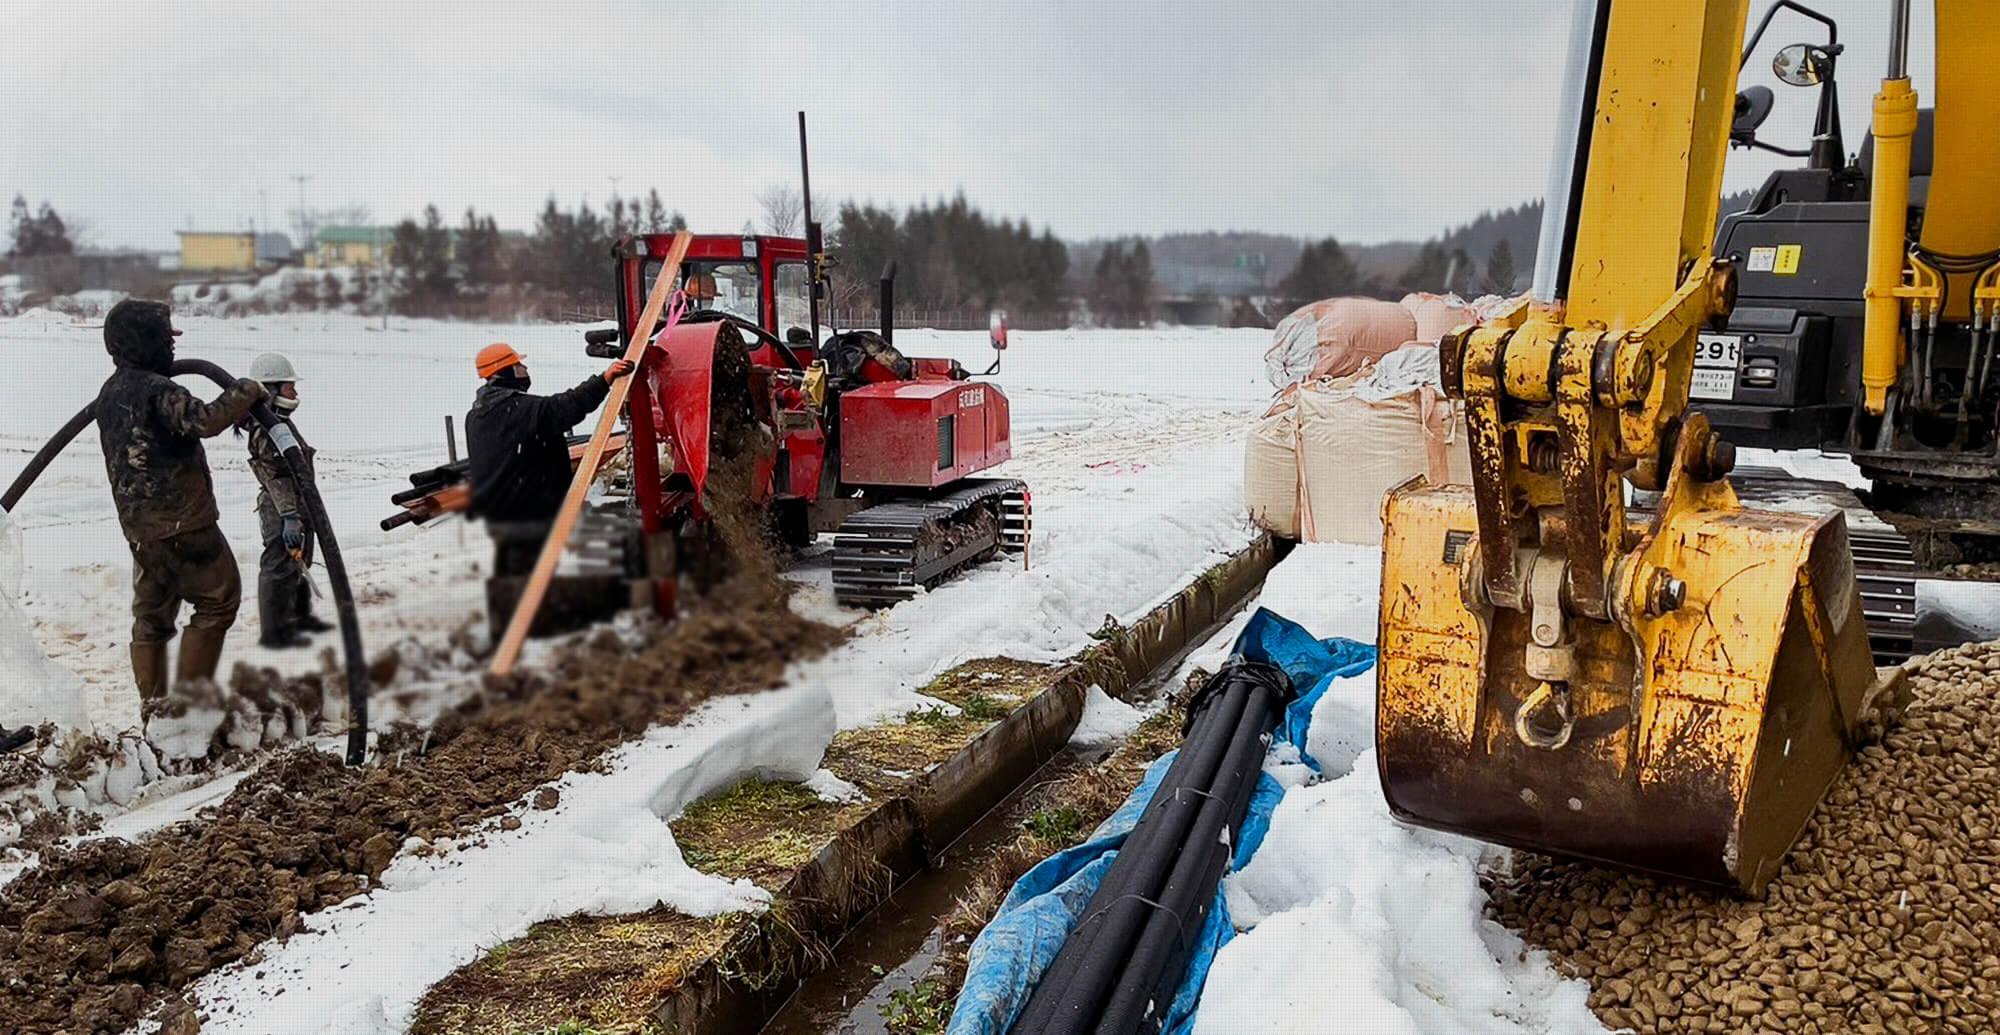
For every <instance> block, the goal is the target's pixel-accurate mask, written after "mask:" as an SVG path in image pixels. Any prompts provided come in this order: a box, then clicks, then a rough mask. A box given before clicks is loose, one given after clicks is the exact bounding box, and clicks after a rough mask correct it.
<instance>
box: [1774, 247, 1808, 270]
mask: <svg viewBox="0 0 2000 1035" xmlns="http://www.w3.org/2000/svg"><path fill="white" fill-rule="evenodd" d="M1802 250H1803V249H1801V248H1800V247H1799V246H1798V245H1796V244H1781V245H1779V246H1778V255H1777V260H1776V262H1775V263H1774V264H1773V265H1772V266H1771V272H1773V273H1797V272H1798V271H1799V252H1800V251H1802Z"/></svg>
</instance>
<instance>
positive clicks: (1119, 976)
mask: <svg viewBox="0 0 2000 1035" xmlns="http://www.w3.org/2000/svg"><path fill="white" fill-rule="evenodd" d="M1291 693H1292V687H1291V681H1290V679H1289V678H1288V677H1287V676H1286V675H1285V674H1284V672H1283V671H1282V670H1280V669H1278V668H1276V667H1274V666H1270V665H1264V664H1261V663H1256V662H1246V661H1233V662H1231V663H1230V664H1229V665H1228V666H1226V667H1224V669H1223V670H1222V671H1221V672H1218V673H1217V674H1216V675H1215V676H1213V677H1211V678H1210V679H1209V681H1208V683H1207V684H1205V685H1204V686H1203V687H1202V689H1201V691H1200V692H1199V693H1198V694H1197V695H1196V697H1195V699H1194V700H1193V701H1191V702H1190V703H1189V707H1188V711H1189V728H1188V731H1187V737H1186V740H1185V742H1184V743H1183V744H1182V746H1181V752H1180V754H1179V755H1177V756H1176V757H1175V759H1174V762H1173V764H1172V765H1170V766H1169V767H1168V769H1167V772H1166V773H1165V774H1164V775H1163V776H1162V778H1161V780H1160V783H1159V785H1158V786H1157V787H1156V788H1155V789H1154V791H1153V797H1152V800H1151V801H1149V802H1147V806H1146V811H1145V813H1144V814H1142V815H1141V817H1140V819H1139V822H1138V824H1137V825H1136V826H1135V827H1134V828H1133V831H1132V833H1131V835H1130V836H1128V837H1127V839H1126V841H1125V843H1124V844H1123V845H1122V846H1120V848H1119V850H1118V855H1117V857H1116V858H1115V859H1114V860H1113V862H1112V864H1111V867H1110V869H1109V871H1107V872H1106V874H1105V878H1104V881H1103V883H1102V884H1101V885H1100V886H1099V887H1098V889H1097V891H1096V892H1095V893H1094V894H1093V895H1092V896H1091V899H1090V903H1089V905H1088V906H1087V907H1086V913H1085V916H1084V919H1083V921H1082V922H1081V923H1079V924H1078V925H1077V928H1076V930H1075V931H1074V932H1073V933H1072V934H1071V936H1070V937H1069V939H1068V940H1067V941H1065V942H1064V944H1063V947H1062V950H1061V951H1060V952H1059V953H1058V954H1057V957H1056V960H1055V962H1054V963H1053V964H1051V966H1050V968H1049V971H1048V973H1047V974H1045V975H1044V976H1043V978H1042V980H1041V981H1040V982H1039V983H1038V984H1037V986H1036V988H1035V990H1034V992H1033V994H1032V995H1031V996H1030V998H1029V1001H1028V1004H1027V1006H1026V1007H1025V1008H1024V1009H1023V1011H1022V1014H1021V1018H1020V1020H1019V1021H1018V1022H1016V1024H1015V1025H1014V1028H1013V1030H1014V1031H1015V1032H1017V1033H1028V1035H1057V1033H1063V1035H1081V1033H1084V1032H1092V1031H1096V1032H1116V1033H1119V1035H1125V1033H1130V1032H1135V1031H1139V1030H1141V1028H1142V1026H1143V1025H1147V1024H1150V1025H1151V1027H1150V1028H1148V1029H1146V1030H1149V1031H1157V1030H1158V1027H1159V1023H1160V1022H1161V1020H1162V1019H1163V1018H1162V1017H1161V1016H1160V1011H1159V1010H1158V1009H1157V1006H1158V1003H1159V999H1160V997H1161V996H1162V995H1168V994H1171V992H1170V990H1171V988H1172V987H1173V986H1175V985H1176V984H1178V982H1179V980H1180V978H1181V976H1182V974H1184V972H1185V970H1186V966H1187V959H1188V952H1189V950H1190V939H1192V938H1193V937H1194V935H1195V934H1196V933H1198V932H1199V930H1200V927H1201V925H1202V923H1203V922H1204V921H1205V920H1206V918H1207V910H1208V904H1209V903H1210V902H1212V901H1213V899H1214V895H1215V888H1216V886H1217V883H1218V882H1219V881H1220V880H1221V878H1222V874H1223V873H1224V872H1225V871H1226V869H1227V866H1228V862H1229V858H1230V855H1231V853H1232V849H1231V848H1230V843H1231V842H1232V841H1233V839H1234V831H1235V830H1237V829H1238V828H1240V826H1241V824H1242V819H1243V815H1244V813H1245V812H1246V811H1247V810H1248V808H1249V803H1250V797H1251V795H1252V793H1253V792H1254V791H1255V788H1256V783H1257V778H1258V774H1259V773H1260V772H1261V771H1262V768H1263V759H1264V749H1265V747H1266V745H1267V744H1268V739H1267V738H1268V736H1269V733H1270V730H1271V728H1272V727H1273V726H1274V725H1275V724H1276V721H1277V718H1278V716H1279V714H1280V709H1281V707H1282V705H1283V702H1284V701H1286V700H1287V699H1289V697H1290V696H1291ZM1225 832H1227V833H1228V836H1225Z"/></svg>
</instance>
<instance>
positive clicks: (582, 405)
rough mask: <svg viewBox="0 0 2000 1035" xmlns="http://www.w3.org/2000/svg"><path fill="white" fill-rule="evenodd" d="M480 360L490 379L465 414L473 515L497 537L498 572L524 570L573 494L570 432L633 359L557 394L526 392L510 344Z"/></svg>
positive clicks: (522, 366)
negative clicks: (563, 504)
mask: <svg viewBox="0 0 2000 1035" xmlns="http://www.w3.org/2000/svg"><path fill="white" fill-rule="evenodd" d="M475 365H476V367H477V369H478V371H479V376H480V377H481V378H483V379H484V380H485V381H486V384H485V385H484V386H483V387H481V388H480V389H479V395H478V396H477V397H476V398H475V399H474V400H473V403H472V410H471V412H469V413H467V414H466V415H465V447H466V451H467V452H468V453H469V454H470V458H471V460H472V506H471V516H473V517H479V518H485V519H486V522H487V528H488V531H489V532H491V533H492V534H493V537H494V544H495V547H496V551H495V559H494V574H496V575H503V576H504V575H514V574H525V573H526V571H527V570H529V569H531V568H533V566H534V561H535V556H536V554H537V553H538V552H539V551H540V548H541V540H542V538H543V536H544V535H546V531H547V529H546V525H547V523H548V522H549V521H550V520H552V519H553V518H554V517H555V515H556V511H558V510H560V509H562V501H563V496H564V495H565V494H566V493H567V492H568V491H569V483H570V477H571V473H572V468H571V466H570V460H569V431H570V429H571V428H573V427H575V426H576V425H577V424H579V423H582V421H583V419H584V418H585V417H588V416H590V412H591V411H592V410H595V409H597V407H598V406H599V405H601V404H602V403H603V402H604V397H605V396H606V395H608V394H610V391H611V382H613V381H616V380H618V379H619V378H621V377H624V376H625V375H627V374H629V373H631V372H632V364H631V363H630V362H628V361H626V360H623V359H620V360H615V361H613V362H612V364H611V365H610V366H608V367H605V368H604V373H602V374H599V375H596V376H593V377H589V378H585V379H584V381H583V383H582V384H579V385H577V386H576V387H575V388H572V389H570V390H569V391H566V392H558V393H556V394H555V395H529V394H528V386H529V384H530V380H529V377H528V366H527V357H525V356H523V355H521V354H520V353H519V352H516V351H515V350H514V347H513V346H511V345H506V344H494V345H488V346H486V347H485V348H483V349H481V350H479V356H478V359H477V360H476V363H475Z"/></svg>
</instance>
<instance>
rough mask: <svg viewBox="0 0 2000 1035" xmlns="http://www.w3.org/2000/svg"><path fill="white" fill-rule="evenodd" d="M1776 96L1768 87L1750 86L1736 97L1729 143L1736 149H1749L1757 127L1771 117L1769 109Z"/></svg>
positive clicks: (1775, 100)
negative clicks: (1734, 114)
mask: <svg viewBox="0 0 2000 1035" xmlns="http://www.w3.org/2000/svg"><path fill="white" fill-rule="evenodd" d="M1776 102H1777V96H1776V95H1775V94H1773V93H1772V92H1771V88H1770V87H1768V86H1751V87H1746V88H1744V90H1743V92H1741V93H1739V94H1737V95H1736V117H1735V119H1734V120H1733V121H1732V122H1730V124H1729V142H1730V143H1732V144H1734V145H1736V146H1737V147H1749V146H1750V145H1751V144H1753V143H1755V142H1756V140H1757V127H1759V126H1762V125H1763V124H1764V120H1765V119H1768V118H1770V117H1771V107H1772V105H1773V104H1775V103H1776Z"/></svg>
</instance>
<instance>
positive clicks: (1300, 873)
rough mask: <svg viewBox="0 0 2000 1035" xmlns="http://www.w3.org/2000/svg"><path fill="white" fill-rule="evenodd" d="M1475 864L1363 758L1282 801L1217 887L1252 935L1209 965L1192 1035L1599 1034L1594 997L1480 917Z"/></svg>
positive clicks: (1470, 849) (1471, 854)
mask: <svg viewBox="0 0 2000 1035" xmlns="http://www.w3.org/2000/svg"><path fill="white" fill-rule="evenodd" d="M1314 725H1315V726H1317V725H1318V716H1317V714H1316V715H1315V722H1314ZM1481 854H1482V849H1481V847H1480V846H1478V845H1477V844H1475V843H1473V842H1470V841H1465V840H1462V839H1459V838H1454V837H1450V836H1449V835H1442V834H1434V833H1430V832H1427V831H1419V830H1415V829H1413V828H1410V827H1406V826H1404V825H1402V824H1400V823H1398V822H1396V821H1395V820H1394V819H1393V818H1391V817H1390V815H1389V811H1388V808H1387V806H1385V805H1384V804H1383V802H1382V788H1381V785H1380V783H1379V782H1378V780H1377V778H1376V775H1375V764H1374V757H1373V752H1369V753H1367V754H1365V755H1364V756H1362V758H1361V759H1360V762H1359V764H1358V765H1356V766H1355V767H1354V772H1353V774H1352V775H1349V776H1347V777H1344V778H1342V779H1337V780H1332V781H1329V782H1326V783H1321V784H1318V785H1314V786H1309V787H1300V788H1296V789H1294V790H1292V791H1290V792H1288V793H1287V794H1286V795H1285V798H1284V800H1283V801H1282V802H1280V803H1279V805H1278V809H1277V811H1276V812H1275V813H1274V814H1273V815H1272V817H1271V829H1270V831H1269V833H1267V834H1266V835H1265V838H1264V844H1263V846H1262V847H1260V848H1259V849H1258V851H1257V854H1256V855H1255V856H1254V857H1253V858H1252V859H1251V860H1250V864H1249V865H1248V866H1246V867H1244V868H1243V869H1242V871H1240V872H1238V873H1236V874H1234V875H1232V876H1231V877H1230V878H1229V879H1228V880H1226V881H1225V882H1224V884H1223V888H1224V892H1225V894H1226V895H1227V896H1228V901H1229V910H1230V915H1231V917H1232V918H1234V919H1235V921H1236V923H1237V925H1238V926H1239V928H1242V927H1247V928H1249V929H1248V930H1247V931H1244V932H1243V933H1240V934H1238V936H1237V937H1236V938H1235V939H1234V940H1233V941H1231V942H1230V943H1229V944H1228V945H1227V946H1225V947H1224V948H1223V950H1222V951H1221V952H1220V953H1218V954H1217V955H1216V957H1215V962H1214V965H1213V967H1212V968H1211V969H1210V971H1209V978H1208V984H1207V986H1206V987H1205V988H1204V989H1203V992H1202V1000H1201V1012H1200V1013H1199V1014H1198V1015H1197V1018H1196V1026H1195V1030H1196V1032H1198V1033H1208V1032H1214V1033H1222V1032H1237V1031H1244V1030H1253V1029H1254V1030H1257V1031H1262V1032H1319V1031H1323V1030H1325V1027H1326V1019H1327V1018H1329V1017H1338V1018H1340V1019H1341V1024H1342V1027H1345V1028H1347V1029H1349V1030H1353V1031H1366V1032H1371V1033H1376V1035H1398V1033H1408V1035H1446V1033H1453V1032H1468V1033H1469V1032H1496V1033H1497V1032H1519V1033H1522V1035H1528V1033H1542V1032H1596V1031H1603V1030H1605V1029H1604V1027H1603V1026H1602V1025H1601V1024H1599V1023H1598V1021H1597V1020H1596V1018H1595V1017H1594V1016H1593V1015H1592V1014H1591V1012H1590V1009H1589V1005H1588V1002H1587V1000H1588V997H1589V986H1587V985H1586V984H1584V983H1583V982H1581V981H1573V980H1566V979H1563V978H1561V977H1559V976H1557V975H1556V973H1555V972H1554V970H1552V969H1551V968H1550V966H1549V961H1548V957H1547V954H1545V953H1543V952H1540V951H1539V950H1534V951H1531V950H1528V949H1527V948H1526V947H1525V946H1524V945H1523V944H1522V942H1521V940H1520V938H1518V937H1516V936H1515V935H1513V934H1512V933H1510V932H1508V931H1507V930H1505V929H1504V928H1502V927H1501V926H1500V925H1499V924H1497V923H1494V922H1493V921H1490V920H1487V919H1485V918H1484V916H1483V911H1484V909H1485V904H1486V894H1485V892H1484V891H1482V890H1481V889H1480V887H1479V878H1478V871H1479V863H1480V857H1481Z"/></svg>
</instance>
